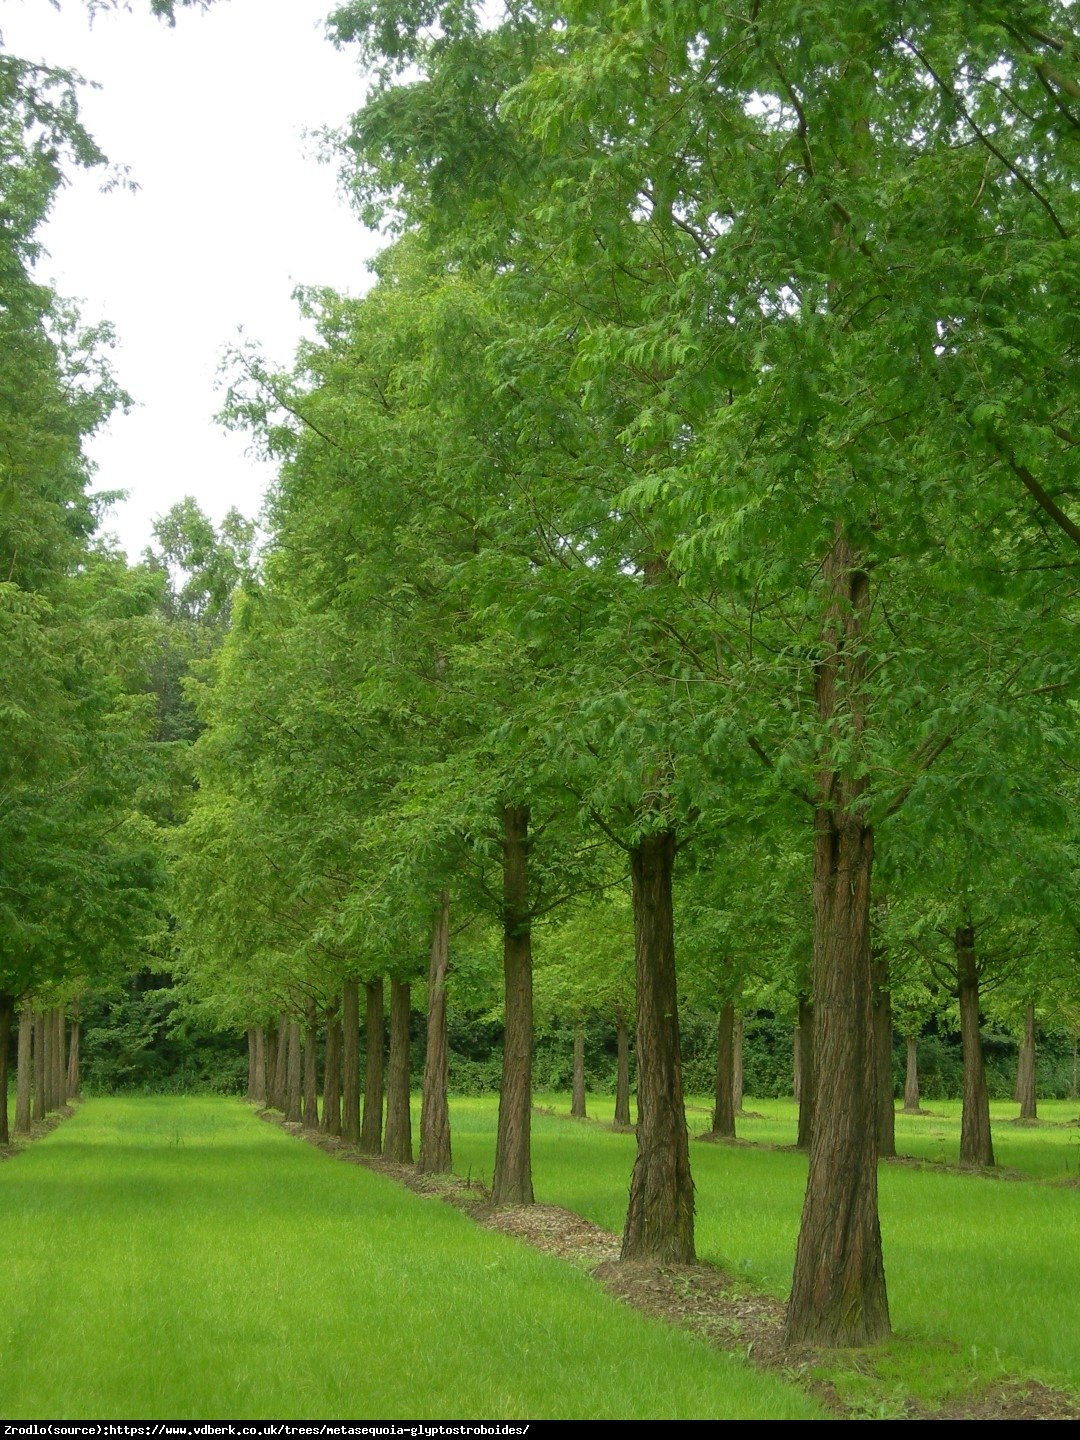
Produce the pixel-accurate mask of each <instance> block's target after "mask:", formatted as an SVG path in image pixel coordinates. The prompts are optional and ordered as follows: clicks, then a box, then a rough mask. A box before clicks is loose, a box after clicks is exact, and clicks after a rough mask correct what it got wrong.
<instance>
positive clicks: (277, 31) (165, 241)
mask: <svg viewBox="0 0 1080 1440" xmlns="http://www.w3.org/2000/svg"><path fill="white" fill-rule="evenodd" d="M332 3H333V0H217V3H216V4H215V5H213V6H212V8H211V9H210V10H208V11H207V12H206V13H204V14H200V13H197V12H189V11H180V12H179V13H178V15H177V23H176V27H175V29H169V27H168V26H167V25H165V24H164V23H162V22H161V21H157V20H155V19H154V18H153V17H152V16H151V15H150V14H149V5H148V4H147V3H146V0H134V4H133V10H132V13H124V12H123V11H120V12H119V13H102V14H99V15H98V16H97V17H96V19H95V20H94V24H93V26H92V27H91V26H90V24H89V21H88V19H87V14H86V9H85V6H84V4H83V3H82V0H63V9H62V11H60V12H57V11H55V10H53V9H52V8H51V6H50V4H49V3H48V0H0V33H2V35H3V40H4V48H5V49H7V50H9V51H11V52H12V53H14V54H16V55H20V56H23V57H25V58H28V59H32V60H45V61H47V62H48V63H50V64H53V65H61V66H65V67H68V68H72V69H75V70H77V71H78V72H79V73H80V74H81V75H83V76H84V77H85V78H86V79H87V80H94V81H96V82H98V84H99V85H100V86H101V87H102V88H101V89H100V90H89V89H88V90H86V91H85V93H84V100H83V108H82V118H83V120H84V123H85V124H86V127H87V129H88V130H89V131H90V133H91V134H92V135H93V136H94V138H95V139H96V140H97V142H98V144H99V145H100V146H101V148H102V149H103V150H104V151H105V153H106V154H107V155H108V157H109V160H110V161H111V162H113V163H114V164H121V165H127V166H130V169H131V178H132V179H133V180H134V181H135V182H136V183H137V184H138V186H139V187H140V188H139V189H138V191H137V192H136V193H134V194H130V193H127V192H125V191H122V190H117V191H113V192H112V193H110V194H102V193H100V186H101V181H102V176H101V175H100V174H99V173H96V172H91V173H89V174H82V173H79V174H76V175H75V176H74V177H73V178H72V181H71V184H70V185H69V186H68V187H67V188H66V189H65V191H64V192H63V193H62V194H61V196H60V197H59V200H58V202H57V206H56V211H55V215H54V217H53V219H52V220H51V221H50V223H49V226H48V228H47V229H46V231H45V232H44V235H43V239H44V242H45V245H46V246H47V248H48V250H49V255H48V257H47V258H46V259H45V261H44V262H43V264H42V265H41V267H40V269H39V273H40V274H41V276H42V278H43V279H45V280H47V281H50V282H51V283H53V284H54V285H55V286H56V288H57V290H58V291H59V292H60V294H61V295H65V296H68V297H74V298H76V299H78V300H80V301H81V302H83V303H82V305H81V309H82V312H83V315H84V317H85V318H86V319H87V320H89V321H96V320H100V319H107V320H109V321H111V322H112V324H113V325H114V327H115V329H116V331H117V334H118V337H119V342H120V343H119V346H118V348H117V350H116V351H115V352H114V356H113V363H114V366H115V368H116V371H117V375H118V378H119V380H120V382H121V384H122V385H123V386H124V388H125V389H127V390H128V391H129V392H130V393H131V395H132V396H133V397H134V399H135V401H136V402H137V408H136V409H134V410H133V411H131V412H130V413H128V414H127V415H117V416H116V417H115V418H114V419H113V421H112V424H111V425H110V427H109V430H108V431H107V432H104V433H103V434H102V435H100V436H99V437H97V438H96V439H95V440H94V441H93V442H92V444H91V447H90V453H91V455H92V458H93V460H94V461H95V463H96V464H97V467H98V473H97V476H96V478H95V489H102V490H113V489H118V490H126V491H128V493H129V498H128V499H127V500H126V501H124V502H123V503H122V504H120V505H119V506H117V507H116V509H115V510H114V511H113V512H112V515H111V517H110V520H109V522H108V524H107V525H106V528H107V529H108V530H110V531H112V532H113V533H114V534H115V535H117V536H118V538H119V539H120V542H121V544H122V545H123V546H124V547H125V549H126V550H127V551H128V554H129V555H130V556H131V557H132V558H137V557H138V555H139V554H140V553H141V551H142V548H143V546H144V545H146V544H147V543H148V542H149V540H150V538H151V536H150V526H151V522H152V521H153V519H154V517H155V516H157V515H160V514H162V513H163V512H164V511H166V510H167V509H168V508H169V507H170V505H172V504H173V503H174V501H176V500H179V499H181V498H182V497H183V496H184V495H194V496H195V498H196V499H197V500H198V501H199V503H200V505H201V506H202V507H203V509H204V510H205V511H206V512H207V513H208V514H209V515H210V516H211V517H212V518H213V519H214V520H215V521H219V520H220V519H221V518H222V517H223V516H224V514H225V512H226V511H227V510H228V509H229V508H230V506H233V505H235V506H236V507H237V508H238V509H240V510H241V511H242V512H243V513H244V514H246V515H255V514H257V512H258V510H259V507H260V504H261V501H262V496H263V493H264V490H265V487H266V483H267V480H268V478H269V472H268V471H267V469H266V467H264V466H263V465H262V464H261V462H259V461H258V460H257V459H256V458H255V457H253V456H249V455H247V454H246V453H245V452H246V449H247V445H248V441H247V439H246V437H245V436H243V435H237V434H229V433H228V432H226V431H225V430H223V429H222V428H221V427H220V426H218V425H216V424H215V422H214V420H213V416H214V414H215V412H216V411H217V410H218V409H219V408H220V405H221V400H222V396H221V393H220V392H219V391H217V390H216V389H215V381H216V378H217V372H218V367H219V364H220V361H221V357H222V353H223V351H224V350H225V348H226V347H227V346H228V345H229V344H231V343H233V342H234V341H235V340H236V339H237V334H238V330H239V328H241V327H242V328H243V330H244V333H245V335H246V336H247V337H248V338H251V339H253V340H257V341H258V342H259V343H260V344H261V345H262V346H263V348H264V350H265V351H266V353H267V355H268V356H269V357H270V359H271V360H272V361H274V362H275V363H278V364H287V363H288V362H289V360H290V359H291V357H292V354H293V351H294V349H295V346H296V342H297V340H298V339H299V337H300V335H301V333H302V326H301V322H300V319H299V315H298V313H297V309H296V305H295V303H294V302H293V300H292V299H291V295H292V291H293V288H294V287H295V286H296V285H330V286H332V287H333V288H334V289H336V290H339V291H349V292H351V293H359V292H362V291H363V290H364V289H365V288H366V287H367V285H368V284H369V283H370V277H369V275H368V273H367V269H366V261H367V260H368V259H369V258H370V257H371V255H373V254H374V253H375V251H376V249H377V248H378V244H379V242H378V239H377V237H376V236H374V235H372V234H371V233H370V232H367V231H365V230H364V229H363V228H362V226H361V225H360V222H359V221H358V220H357V219H356V218H355V216H354V215H353V214H352V213H351V212H350V211H349V209H348V207H347V205H346V203H345V201H344V200H343V199H341V198H340V197H339V195H338V187H337V175H336V170H335V167H334V166H333V165H322V164H319V163H318V162H317V159H316V154H315V152H316V142H315V141H314V140H313V139H312V140H307V141H305V139H304V138H303V132H304V131H305V130H317V129H318V128H319V127H320V126H322V125H338V124H340V123H341V122H343V121H344V120H345V119H346V118H347V116H348V115H349V114H350V113H351V112H352V111H354V110H356V109H358V108H359V106H360V104H361V103H362V99H363V78H362V76H361V74H360V72H359V69H358V67H357V62H356V57H355V55H354V54H353V53H350V52H344V53H339V52H338V51H336V50H335V49H334V47H333V46H332V45H331V44H330V43H329V41H328V40H327V39H326V38H325V36H324V34H323V23H322V22H323V19H324V17H325V15H326V14H327V13H328V11H329V10H330V9H331V8H332Z"/></svg>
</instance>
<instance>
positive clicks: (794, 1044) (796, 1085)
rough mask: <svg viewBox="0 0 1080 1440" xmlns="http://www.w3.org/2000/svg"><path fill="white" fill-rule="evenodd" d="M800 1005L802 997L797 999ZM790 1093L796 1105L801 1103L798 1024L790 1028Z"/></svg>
mask: <svg viewBox="0 0 1080 1440" xmlns="http://www.w3.org/2000/svg"><path fill="white" fill-rule="evenodd" d="M799 1004H800V1006H801V1005H802V997H801V996H800V997H799ZM791 1093H792V1095H794V1097H795V1103H796V1104H797V1105H799V1104H801V1103H802V1030H801V1029H800V1027H799V1024H798V1022H797V1021H796V1023H795V1024H794V1025H793V1026H792V1027H791Z"/></svg>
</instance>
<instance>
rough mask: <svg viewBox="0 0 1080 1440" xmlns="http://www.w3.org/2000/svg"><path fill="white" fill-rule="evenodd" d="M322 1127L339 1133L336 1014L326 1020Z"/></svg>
mask: <svg viewBox="0 0 1080 1440" xmlns="http://www.w3.org/2000/svg"><path fill="white" fill-rule="evenodd" d="M322 1128H323V1129H324V1130H325V1131H326V1133H327V1135H340V1134H341V1021H340V1019H339V1018H338V1016H337V1015H331V1016H330V1018H329V1020H327V1022H326V1061H325V1066H324V1069H323V1113H322Z"/></svg>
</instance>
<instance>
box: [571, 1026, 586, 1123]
mask: <svg viewBox="0 0 1080 1440" xmlns="http://www.w3.org/2000/svg"><path fill="white" fill-rule="evenodd" d="M570 1114H571V1115H572V1116H573V1117H574V1119H575V1120H584V1119H585V1031H584V1030H583V1029H582V1028H581V1026H580V1025H579V1026H577V1028H576V1029H575V1030H574V1069H573V1079H572V1081H571V1085H570Z"/></svg>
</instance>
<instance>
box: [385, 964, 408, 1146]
mask: <svg viewBox="0 0 1080 1440" xmlns="http://www.w3.org/2000/svg"><path fill="white" fill-rule="evenodd" d="M409 989H410V987H409V986H408V984H406V983H405V981H403V980H393V979H392V980H391V981H390V1058H389V1061H388V1063H387V1066H386V1134H385V1136H384V1138H383V1154H384V1155H385V1156H386V1158H387V1159H388V1160H396V1161H397V1162H398V1163H399V1164H401V1165H411V1164H412V1158H413V1156H412V1112H411V1108H410V1103H409V1101H410V1095H409V1014H410V1004H409Z"/></svg>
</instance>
